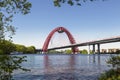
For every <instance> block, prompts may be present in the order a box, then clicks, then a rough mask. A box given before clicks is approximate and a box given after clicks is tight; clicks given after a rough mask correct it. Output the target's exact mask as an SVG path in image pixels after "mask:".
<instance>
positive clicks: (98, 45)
mask: <svg viewBox="0 0 120 80" xmlns="http://www.w3.org/2000/svg"><path fill="white" fill-rule="evenodd" d="M97 47H98V51H97V52H98V54H100V44H97Z"/></svg>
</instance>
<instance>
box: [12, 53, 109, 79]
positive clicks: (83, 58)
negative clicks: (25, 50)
mask: <svg viewBox="0 0 120 80" xmlns="http://www.w3.org/2000/svg"><path fill="white" fill-rule="evenodd" d="M26 56H27V60H28V62H26V63H23V64H22V65H23V66H24V67H27V68H30V69H31V72H21V71H19V70H18V71H16V72H14V77H15V80H21V77H22V78H23V80H88V79H89V80H98V77H99V75H100V73H102V72H103V71H105V70H108V69H109V67H108V66H107V64H106V62H105V61H106V60H107V59H108V58H109V57H110V55H109V54H100V55H97V54H94V55H82V54H77V55H75V54H72V55H65V54H54V55H48V54H44V55H26Z"/></svg>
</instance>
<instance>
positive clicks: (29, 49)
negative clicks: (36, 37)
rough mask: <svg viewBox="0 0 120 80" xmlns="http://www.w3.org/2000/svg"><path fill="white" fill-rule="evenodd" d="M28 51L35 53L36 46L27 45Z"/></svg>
mask: <svg viewBox="0 0 120 80" xmlns="http://www.w3.org/2000/svg"><path fill="white" fill-rule="evenodd" d="M26 52H27V53H35V47H34V46H30V47H27V50H26Z"/></svg>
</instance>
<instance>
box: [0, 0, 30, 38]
mask: <svg viewBox="0 0 120 80" xmlns="http://www.w3.org/2000/svg"><path fill="white" fill-rule="evenodd" d="M30 8H31V3H30V2H28V1H27V0H0V39H3V38H5V35H6V34H5V33H7V32H8V33H9V35H8V37H9V38H10V39H11V38H12V35H14V34H15V27H14V26H13V25H12V24H10V23H11V22H12V18H13V15H14V14H16V13H22V14H28V13H29V12H30Z"/></svg>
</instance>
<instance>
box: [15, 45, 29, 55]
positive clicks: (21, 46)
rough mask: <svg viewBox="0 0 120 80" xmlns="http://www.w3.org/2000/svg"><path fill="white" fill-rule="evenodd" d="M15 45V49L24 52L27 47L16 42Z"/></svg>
mask: <svg viewBox="0 0 120 80" xmlns="http://www.w3.org/2000/svg"><path fill="white" fill-rule="evenodd" d="M15 46H16V50H15V51H17V52H23V53H26V51H27V48H26V47H25V46H24V45H20V44H16V45H15Z"/></svg>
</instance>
